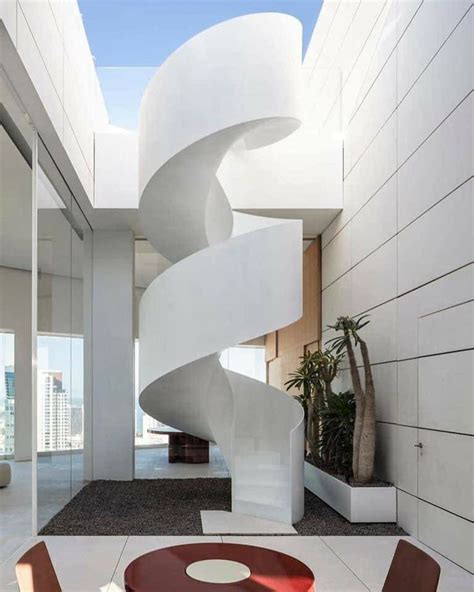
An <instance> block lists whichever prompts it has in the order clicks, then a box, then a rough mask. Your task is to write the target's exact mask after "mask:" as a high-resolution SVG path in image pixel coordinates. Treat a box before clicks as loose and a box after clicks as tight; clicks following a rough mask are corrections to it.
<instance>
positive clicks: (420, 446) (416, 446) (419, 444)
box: [413, 442, 423, 449]
mask: <svg viewBox="0 0 474 592" xmlns="http://www.w3.org/2000/svg"><path fill="white" fill-rule="evenodd" d="M413 446H414V447H415V448H420V449H423V442H418V444H413Z"/></svg>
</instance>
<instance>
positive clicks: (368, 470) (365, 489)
mask: <svg viewBox="0 0 474 592" xmlns="http://www.w3.org/2000/svg"><path fill="white" fill-rule="evenodd" d="M369 322H370V321H369V320H368V318H367V316H364V317H360V318H358V319H353V318H351V317H339V318H338V319H337V322H336V323H335V324H334V325H332V326H330V328H331V329H333V330H334V331H336V332H337V333H341V335H336V337H334V338H333V339H331V340H329V341H328V343H327V348H326V349H325V350H322V351H318V352H313V353H310V352H308V353H307V354H305V356H304V357H303V358H302V363H301V365H300V367H299V368H298V369H297V370H296V371H295V372H294V373H292V374H291V375H290V379H289V380H288V381H287V383H286V386H287V388H288V389H289V388H291V387H295V388H297V389H298V390H299V391H300V402H302V398H304V405H303V407H304V409H305V418H306V437H307V442H308V446H307V448H308V449H309V452H310V454H309V455H308V456H307V459H306V462H305V485H306V487H307V488H308V489H310V490H311V491H312V492H313V493H315V494H316V495H317V496H318V497H320V498H321V499H322V500H323V501H325V502H326V503H327V504H328V505H330V506H331V507H333V508H334V509H335V510H337V511H338V512H339V513H340V514H342V515H343V516H344V517H345V518H347V519H348V520H349V521H351V522H395V521H396V490H395V488H394V487H391V486H389V484H385V483H380V482H376V481H375V480H374V453H375V388H374V381H373V377H372V369H371V365H370V359H369V352H368V347H367V344H366V342H365V341H364V340H363V339H362V337H361V336H360V334H359V331H361V330H362V329H363V328H364V327H365V326H366V325H367V324H368V323H369ZM358 347H360V349H361V356H362V362H363V371H364V378H365V381H364V386H362V380H361V377H360V374H359V368H358V366H357V361H356V356H355V349H356V348H358ZM346 356H347V358H346ZM346 359H347V360H348V365H349V369H350V374H351V380H352V387H353V392H352V391H346V392H344V393H334V392H333V389H332V382H333V381H334V379H335V378H336V377H337V375H338V374H339V371H340V369H341V366H342V363H343V361H344V360H346ZM302 404H303V403H302Z"/></svg>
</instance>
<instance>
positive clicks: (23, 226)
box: [0, 97, 32, 559]
mask: <svg viewBox="0 0 474 592" xmlns="http://www.w3.org/2000/svg"><path fill="white" fill-rule="evenodd" d="M0 98H1V97H0ZM31 269H32V171H31V166H30V164H29V162H28V155H26V154H24V153H22V151H21V150H20V149H19V148H18V146H17V144H16V142H15V141H14V140H13V139H12V137H11V135H10V133H9V132H7V130H6V128H5V127H4V126H3V125H0V460H2V461H4V462H8V463H9V464H10V467H11V472H12V478H11V483H10V484H9V485H8V487H5V488H2V489H0V559H1V558H2V557H4V556H5V555H6V554H8V553H9V552H11V551H12V550H13V549H12V545H13V544H14V541H15V540H18V538H19V537H20V538H21V537H26V536H28V535H30V534H31V524H32V520H31V508H32V506H31V501H32V490H31V451H32V442H31V421H32V405H31V376H32V372H31V371H32V360H31V335H32V324H31Z"/></svg>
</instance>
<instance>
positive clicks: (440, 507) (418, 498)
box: [395, 485, 474, 569]
mask: <svg viewBox="0 0 474 592" xmlns="http://www.w3.org/2000/svg"><path fill="white" fill-rule="evenodd" d="M395 487H396V488H397V489H398V490H399V491H402V492H403V493H406V494H407V495H411V496H412V497H414V498H415V499H417V500H419V501H420V502H423V503H425V504H428V505H430V506H433V507H434V508H437V509H438V510H442V511H443V512H447V513H448V514H451V516H456V518H460V519H461V520H464V521H465V522H468V523H469V524H474V522H473V521H472V520H470V519H469V518H466V517H465V516H461V514H456V512H452V511H451V510H447V509H446V508H443V506H438V505H437V504H434V503H433V502H430V501H428V500H427V499H425V498H423V497H419V496H418V495H413V493H410V492H409V491H405V489H402V488H401V487H398V486H397V485H395ZM436 552H437V553H439V551H436ZM450 561H452V559H450ZM453 563H454V562H453ZM463 569H464V568H463Z"/></svg>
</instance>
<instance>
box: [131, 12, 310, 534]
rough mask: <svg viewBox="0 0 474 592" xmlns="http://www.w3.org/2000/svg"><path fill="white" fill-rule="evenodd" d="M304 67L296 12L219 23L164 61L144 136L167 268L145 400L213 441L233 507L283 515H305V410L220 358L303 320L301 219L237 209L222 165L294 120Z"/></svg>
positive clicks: (143, 345)
mask: <svg viewBox="0 0 474 592" xmlns="http://www.w3.org/2000/svg"><path fill="white" fill-rule="evenodd" d="M300 68H301V26H300V23H299V22H298V21H297V20H296V19H293V18H292V17H289V16H287V15H282V14H276V13H266V14H257V15H249V16H244V17H239V18H236V19H232V20H230V21H226V22H224V23H221V24H219V25H217V26H215V27H212V28H211V29H208V30H207V31H204V32H203V33H201V34H199V35H197V36H196V37H194V38H192V39H191V40H190V41H188V42H187V43H186V44H185V45H183V46H182V47H181V48H179V49H178V50H177V51H176V52H175V53H174V54H173V55H171V56H170V58H168V60H167V61H166V62H165V63H164V64H163V65H162V66H161V67H160V69H159V70H158V72H157V74H156V75H155V77H154V78H153V79H152V81H151V82H150V84H149V86H148V88H147V90H146V93H145V96H144V99H143V102H142V105H141V109H140V131H139V156H140V194H141V199H140V208H139V214H140V221H141V225H142V229H143V232H144V234H145V236H146V237H147V238H148V240H149V241H150V242H151V243H152V244H153V245H154V247H155V248H156V249H157V251H159V252H160V253H161V254H162V255H164V256H165V257H167V258H168V259H169V260H170V261H173V262H174V263H175V264H174V265H173V266H172V267H170V268H169V269H167V270H166V271H165V272H164V273H162V274H161V275H160V276H158V277H157V278H156V279H155V280H154V281H153V282H152V284H151V285H150V286H149V288H148V289H147V290H146V292H145V294H144V295H143V297H142V300H141V303H140V392H141V394H140V405H141V407H142V408H143V410H144V411H146V412H147V413H148V414H150V415H151V416H153V417H155V418H157V419H159V420H160V421H162V422H164V423H166V424H168V425H171V426H174V427H176V428H178V429H181V430H183V431H185V432H187V433H190V434H193V435H196V436H199V437H201V438H204V439H207V440H211V441H215V442H216V443H217V444H218V445H219V447H220V449H221V451H222V453H223V455H224V457H225V459H226V462H227V464H228V467H229V470H230V472H231V475H232V508H233V510H234V511H237V512H243V513H247V514H252V515H255V516H258V517H261V518H267V519H271V520H279V521H282V522H287V523H294V522H296V521H297V520H299V519H300V518H301V517H302V515H303V511H304V507H303V491H304V487H303V439H304V438H303V412H302V409H301V407H300V405H299V404H298V403H297V402H296V401H295V400H294V399H293V398H292V397H289V396H288V395H287V394H286V393H283V392H281V391H279V390H278V389H275V388H273V387H271V386H269V385H266V384H264V383H262V382H259V381H256V380H252V379H250V378H248V377H245V376H242V375H239V374H236V373H235V372H230V371H227V370H224V369H223V368H222V367H221V365H220V363H219V353H220V352H221V351H222V350H223V349H225V348H227V347H229V346H232V345H235V344H238V343H241V342H244V341H247V340H249V339H253V338H255V337H258V336H260V335H264V334H266V333H269V332H271V331H274V330H275V329H278V328H281V327H283V326H285V325H288V324H290V323H292V322H294V321H295V320H297V319H298V318H299V317H300V316H301V312H302V306H301V302H302V297H301V273H302V229H301V223H300V222H299V221H289V220H271V219H266V218H258V217H254V216H247V215H244V214H233V213H232V211H231V209H230V206H229V204H228V201H227V198H226V196H225V194H224V192H223V190H222V187H221V186H220V184H219V182H218V181H217V178H216V172H217V170H218V168H219V166H220V163H221V162H222V159H223V157H224V156H225V154H226V153H227V152H228V151H229V150H231V149H232V146H233V145H235V144H236V143H239V145H240V146H242V145H244V146H246V147H247V148H248V149H252V148H254V147H259V146H262V145H266V144H268V143H271V142H275V141H278V140H279V139H281V138H284V137H285V136H287V135H288V134H289V133H291V132H292V131H293V130H295V129H296V128H297V127H298V125H299V76H300Z"/></svg>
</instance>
